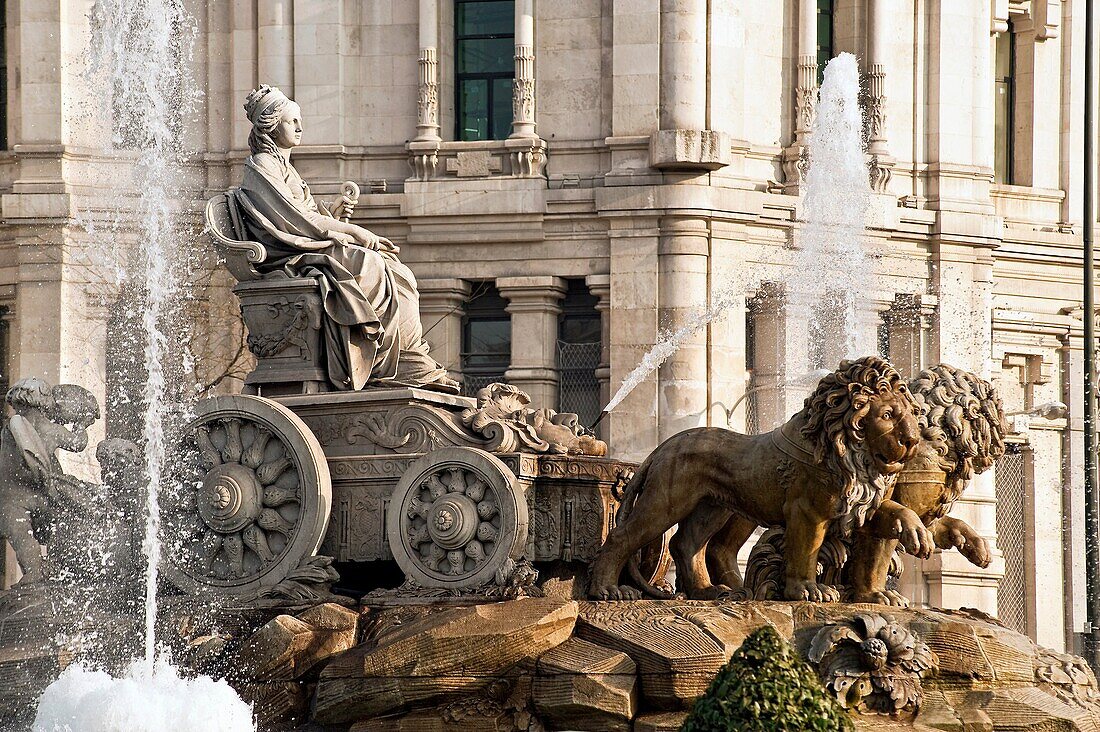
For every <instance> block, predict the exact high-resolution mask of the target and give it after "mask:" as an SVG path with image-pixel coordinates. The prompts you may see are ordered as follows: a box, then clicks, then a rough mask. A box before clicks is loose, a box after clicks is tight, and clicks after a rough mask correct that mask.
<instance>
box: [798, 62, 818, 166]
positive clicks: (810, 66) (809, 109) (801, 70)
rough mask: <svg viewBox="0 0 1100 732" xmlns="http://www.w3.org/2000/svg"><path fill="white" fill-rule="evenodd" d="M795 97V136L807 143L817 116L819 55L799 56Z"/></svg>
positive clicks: (800, 142) (802, 142)
mask: <svg viewBox="0 0 1100 732" xmlns="http://www.w3.org/2000/svg"><path fill="white" fill-rule="evenodd" d="M794 95H795V96H794V98H795V110H794V111H795V137H796V140H797V142H798V143H799V144H805V143H806V140H807V138H808V136H809V134H810V132H811V131H812V130H813V128H814V120H815V119H816V118H817V57H816V56H799V57H798V86H796V87H795V90H794Z"/></svg>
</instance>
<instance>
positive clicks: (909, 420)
mask: <svg viewBox="0 0 1100 732" xmlns="http://www.w3.org/2000/svg"><path fill="white" fill-rule="evenodd" d="M864 406H865V409H866V412H865V414H864V417H863V420H862V427H863V435H864V441H865V442H864V446H865V448H866V450H867V452H868V454H869V455H870V456H871V459H872V460H874V462H875V467H876V468H877V469H878V470H879V472H881V473H883V474H886V475H889V474H892V473H898V472H900V471H901V470H902V469H903V468H904V467H905V463H906V462H908V461H909V460H910V459H912V457H913V456H914V455H915V454H916V450H917V447H918V446H919V445H920V425H919V424H918V422H917V417H916V414H915V413H914V411H915V410H914V408H913V407H914V405H913V399H912V397H911V396H909V394H908V390H906V389H905V386H904V385H901V386H900V388H897V389H888V390H882V391H878V392H876V393H875V394H873V395H871V396H869V397H868V399H867V402H866V404H865V405H864Z"/></svg>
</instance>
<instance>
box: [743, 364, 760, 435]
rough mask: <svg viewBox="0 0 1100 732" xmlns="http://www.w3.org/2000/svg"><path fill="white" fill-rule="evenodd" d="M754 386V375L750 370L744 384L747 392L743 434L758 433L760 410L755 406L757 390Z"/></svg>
mask: <svg viewBox="0 0 1100 732" xmlns="http://www.w3.org/2000/svg"><path fill="white" fill-rule="evenodd" d="M755 388H756V375H755V374H753V373H752V372H751V371H750V372H749V378H748V381H747V383H746V384H745V392H746V393H747V394H748V396H747V397H745V434H746V435H758V434H760V411H759V409H758V407H757V396H758V394H757V392H756V391H754V389H755Z"/></svg>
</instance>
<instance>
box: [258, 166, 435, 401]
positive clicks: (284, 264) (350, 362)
mask: <svg viewBox="0 0 1100 732" xmlns="http://www.w3.org/2000/svg"><path fill="white" fill-rule="evenodd" d="M237 200H238V202H239V203H240V207H241V210H242V211H243V212H244V214H245V216H244V219H245V225H246V226H247V228H248V235H249V238H251V239H253V240H255V241H258V242H261V243H262V244H263V245H264V246H265V247H266V248H267V261H265V262H264V263H263V264H262V265H261V266H260V267H259V269H261V271H263V272H273V271H276V270H278V271H282V272H283V273H285V274H286V275H288V276H290V277H313V278H316V279H317V281H318V283H319V284H320V287H321V302H322V305H323V307H324V310H325V314H326V315H327V316H328V317H326V318H324V321H325V325H324V330H325V348H326V358H325V360H326V363H327V367H328V377H329V380H330V381H331V382H332V383H333V385H334V386H335V387H336V388H337V389H362V388H363V386H364V385H365V384H367V383H368V382H371V383H376V384H378V385H380V386H387V385H388V386H402V385H404V386H419V385H424V384H431V383H433V382H436V381H439V380H440V379H442V378H443V377H445V376H446V372H445V371H444V370H443V369H442V368H441V367H440V366H439V364H438V363H436V362H435V360H434V359H432V358H431V356H429V355H428V345H427V344H426V343H425V342H424V332H423V326H422V325H421V323H420V298H419V295H418V294H417V290H416V279H415V278H414V277H413V273H412V272H411V271H410V270H409V268H408V267H406V266H405V265H404V264H402V263H401V262H400V261H399V260H398V259H397V256H396V255H394V254H391V253H388V252H376V251H373V250H370V249H367V248H366V247H362V246H358V245H356V244H343V243H340V242H339V241H337V240H336V239H334V238H333V233H334V232H333V230H332V229H331V228H330V226H331V225H332V224H334V223H335V222H336V221H335V219H333V217H332V216H330V215H329V214H328V211H327V210H325V208H324V207H323V206H319V205H318V203H317V202H316V201H314V199H313V196H312V195H311V194H310V192H309V186H307V185H306V184H305V181H303V180H302V178H301V176H299V175H298V171H297V170H295V169H294V166H293V165H291V164H290V162H289V161H288V160H285V159H283V158H281V157H280V156H278V155H274V154H271V153H264V152H261V153H257V154H256V155H253V156H252V157H250V158H248V160H247V161H245V173H244V181H243V182H242V183H241V186H240V189H239V190H238V193H237Z"/></svg>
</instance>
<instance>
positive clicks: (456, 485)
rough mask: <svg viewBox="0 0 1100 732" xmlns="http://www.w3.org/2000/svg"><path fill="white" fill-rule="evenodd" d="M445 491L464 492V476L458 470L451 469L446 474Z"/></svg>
mask: <svg viewBox="0 0 1100 732" xmlns="http://www.w3.org/2000/svg"><path fill="white" fill-rule="evenodd" d="M447 490H448V492H450V493H465V492H466V476H464V475H463V474H462V471H461V470H459V469H458V468H451V470H450V471H449V472H448V474H447Z"/></svg>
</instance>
